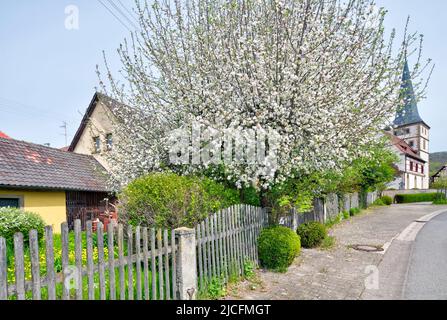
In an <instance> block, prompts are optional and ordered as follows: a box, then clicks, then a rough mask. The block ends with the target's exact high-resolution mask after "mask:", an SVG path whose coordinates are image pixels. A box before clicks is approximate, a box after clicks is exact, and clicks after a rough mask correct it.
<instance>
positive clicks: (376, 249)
mask: <svg viewBox="0 0 447 320" xmlns="http://www.w3.org/2000/svg"><path fill="white" fill-rule="evenodd" d="M351 248H352V249H354V250H357V251H363V252H382V251H383V248H382V246H373V245H370V244H355V245H352V246H351Z"/></svg>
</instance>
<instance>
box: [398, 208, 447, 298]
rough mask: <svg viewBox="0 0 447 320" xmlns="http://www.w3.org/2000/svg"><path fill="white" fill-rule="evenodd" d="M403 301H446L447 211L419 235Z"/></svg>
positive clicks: (412, 254) (411, 260) (434, 219)
mask: <svg viewBox="0 0 447 320" xmlns="http://www.w3.org/2000/svg"><path fill="white" fill-rule="evenodd" d="M403 298H404V299H412V300H422V299H434V300H446V299H447V211H446V212H445V213H441V214H440V215H438V216H436V217H435V218H433V219H432V220H430V221H429V222H428V223H426V224H425V226H424V227H423V228H422V230H421V231H420V232H419V234H418V236H417V237H416V240H415V242H414V245H413V251H412V253H411V257H410V261H409V268H408V274H407V278H406V282H405V286H404V292H403Z"/></svg>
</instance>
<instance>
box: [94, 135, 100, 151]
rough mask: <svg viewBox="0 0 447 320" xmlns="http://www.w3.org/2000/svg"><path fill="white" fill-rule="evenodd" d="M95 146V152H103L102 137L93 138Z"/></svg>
mask: <svg viewBox="0 0 447 320" xmlns="http://www.w3.org/2000/svg"><path fill="white" fill-rule="evenodd" d="M93 148H94V150H95V153H100V152H101V139H100V138H99V137H94V138H93Z"/></svg>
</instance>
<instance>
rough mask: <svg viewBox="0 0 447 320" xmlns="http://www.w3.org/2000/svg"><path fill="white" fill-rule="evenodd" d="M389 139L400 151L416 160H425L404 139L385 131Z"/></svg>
mask: <svg viewBox="0 0 447 320" xmlns="http://www.w3.org/2000/svg"><path fill="white" fill-rule="evenodd" d="M385 133H386V134H387V135H388V136H389V137H390V139H391V143H392V144H393V145H394V146H395V147H396V148H397V149H398V150H399V151H400V152H402V153H404V154H406V155H407V156H409V157H411V158H414V159H416V160H419V161H421V162H426V161H425V160H423V159H422V158H421V157H420V156H419V155H418V153H417V152H416V151H415V150H414V149H413V148H412V147H411V146H410V145H409V144H408V143H406V142H405V141H404V140H402V139H401V138H399V137H396V136H395V135H393V134H391V133H389V132H385Z"/></svg>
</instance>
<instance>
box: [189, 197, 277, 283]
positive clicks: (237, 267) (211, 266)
mask: <svg viewBox="0 0 447 320" xmlns="http://www.w3.org/2000/svg"><path fill="white" fill-rule="evenodd" d="M267 221H268V219H267V213H266V210H264V209H262V208H259V207H253V206H249V205H235V206H232V207H230V208H227V209H223V210H221V211H219V212H217V213H215V214H213V215H211V216H209V217H208V218H206V219H205V220H204V221H203V222H202V223H200V224H199V225H198V226H196V257H197V268H198V270H197V271H198V282H199V283H198V287H199V289H204V288H206V286H207V284H208V283H209V282H210V281H211V280H212V279H213V278H215V277H217V278H220V279H224V280H225V281H228V279H229V277H230V276H241V275H243V274H244V264H245V263H246V261H247V260H248V261H250V262H252V263H253V264H254V265H255V266H258V250H257V241H258V237H259V233H260V232H261V230H262V228H264V227H265V226H266V225H267Z"/></svg>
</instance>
